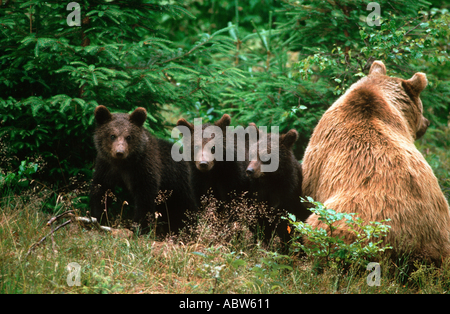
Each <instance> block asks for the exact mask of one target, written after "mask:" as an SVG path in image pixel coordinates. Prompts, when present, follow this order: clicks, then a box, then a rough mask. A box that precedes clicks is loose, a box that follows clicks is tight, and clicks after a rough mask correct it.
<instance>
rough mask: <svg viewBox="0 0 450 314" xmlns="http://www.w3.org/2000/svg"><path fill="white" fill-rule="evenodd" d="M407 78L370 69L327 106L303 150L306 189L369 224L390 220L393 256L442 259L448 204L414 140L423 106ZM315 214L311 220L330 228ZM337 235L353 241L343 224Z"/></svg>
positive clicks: (449, 228)
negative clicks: (374, 73) (372, 71)
mask: <svg viewBox="0 0 450 314" xmlns="http://www.w3.org/2000/svg"><path fill="white" fill-rule="evenodd" d="M383 67H384V66H383ZM425 80H426V78H425ZM405 82H407V81H405V80H402V79H398V78H392V77H388V76H386V75H369V76H368V77H365V78H363V79H362V80H360V81H359V82H357V83H355V84H354V85H353V86H352V87H351V88H350V89H349V90H348V91H347V92H346V93H345V94H344V95H343V96H342V97H341V98H339V99H338V100H337V101H336V102H335V103H334V104H333V105H332V106H331V107H330V108H329V109H328V110H327V112H325V114H324V115H323V117H322V118H321V120H320V122H319V124H318V125H317V127H316V128H315V130H314V132H313V135H312V137H311V139H310V142H309V145H308V147H307V149H306V151H305V156H304V160H303V192H304V193H305V195H309V196H311V197H312V198H313V199H314V200H316V201H319V202H322V203H324V204H325V205H326V206H327V207H328V208H331V209H334V210H335V211H337V212H347V213H356V214H357V215H358V216H359V217H361V218H362V219H363V220H364V221H365V222H369V221H380V220H382V219H387V218H390V219H391V221H390V222H388V223H387V224H389V225H391V229H390V232H389V233H388V235H387V237H386V243H389V244H391V245H393V252H392V253H393V255H394V256H399V255H401V254H403V253H408V251H411V254H412V255H413V256H417V257H420V258H424V259H426V260H429V261H433V262H435V263H436V264H440V262H441V260H442V258H443V257H448V256H450V240H449V239H450V217H449V207H448V203H447V200H446V199H445V197H444V195H443V193H442V191H441V190H440V187H439V184H438V181H437V179H436V177H435V175H434V174H433V171H432V169H431V167H430V166H429V165H428V163H427V162H426V161H425V159H424V157H423V156H422V154H421V153H420V152H419V151H418V150H417V149H416V147H415V145H414V139H415V138H416V133H419V131H420V130H418V128H419V127H420V125H419V124H420V121H421V120H420V118H421V117H422V108H421V106H422V104H421V102H420V99H419V98H418V94H417V95H411V93H410V91H409V90H405V89H406V88H403V87H404V86H407V84H406V83H405ZM425 85H426V83H425ZM415 96H417V97H415ZM419 115H420V116H419ZM317 218H318V217H317V216H316V215H311V216H310V217H309V218H308V220H307V222H308V223H309V224H311V225H313V226H316V227H317V226H320V227H324V225H323V224H322V223H321V222H320V221H319V220H318V219H317ZM334 234H335V235H336V236H344V237H345V240H346V241H348V242H352V241H354V236H353V235H352V234H351V233H349V232H348V230H347V229H346V228H345V226H344V224H341V225H340V226H339V228H338V229H337V230H336V233H334Z"/></svg>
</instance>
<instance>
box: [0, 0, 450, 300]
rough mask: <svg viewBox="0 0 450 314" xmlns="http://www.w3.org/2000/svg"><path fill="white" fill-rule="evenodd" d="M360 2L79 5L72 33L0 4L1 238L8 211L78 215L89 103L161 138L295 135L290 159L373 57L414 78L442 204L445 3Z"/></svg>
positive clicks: (449, 95) (32, 11) (449, 155)
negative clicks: (226, 118)
mask: <svg viewBox="0 0 450 314" xmlns="http://www.w3.org/2000/svg"><path fill="white" fill-rule="evenodd" d="M369 2H370V1H351V0H341V1H338V0H327V1H291V0H282V1H275V0H258V1H256V0H248V1H242V0H229V1H214V0H186V1H134V0H131V1H121V0H106V1H81V0H80V1H77V2H76V3H78V4H79V7H80V18H79V24H80V26H76V25H69V24H70V23H68V20H71V21H74V22H77V19H76V18H75V17H74V16H72V17H70V18H68V16H69V15H70V14H72V13H73V12H74V11H73V10H68V9H67V5H68V4H69V1H67V3H66V2H64V1H44V0H35V1H13V0H9V1H5V0H3V1H0V33H1V35H0V156H1V159H0V168H1V172H0V194H1V195H2V196H1V206H0V207H1V208H2V211H3V217H4V218H2V219H3V220H2V221H3V223H2V228H3V229H1V230H3V231H2V236H3V237H5V239H6V238H7V239H9V240H10V241H11V243H15V242H14V241H15V240H14V239H15V237H16V236H17V235H14V234H15V233H13V231H11V230H12V229H8V230H7V229H5V228H6V227H5V221H6V222H8V221H10V219H9V218H6V217H10V216H9V215H10V212H8V215H7V214H6V213H7V211H8V210H9V209H7V208H10V209H11V210H16V209H17V207H20V206H25V205H23V204H24V203H29V204H30V203H31V204H34V207H33V210H35V209H36V210H37V211H38V212H39V213H41V214H44V215H45V214H52V215H53V214H55V213H59V212H61V211H62V210H64V209H68V208H73V207H74V206H75V207H76V208H78V209H80V210H81V211H85V210H86V209H88V207H87V204H88V196H87V193H88V192H87V191H88V188H87V187H88V185H89V182H90V180H91V178H92V171H93V164H94V159H95V154H96V151H95V148H94V145H93V141H92V134H93V131H94V127H95V123H94V117H93V111H94V109H95V107H96V106H97V105H100V104H103V105H106V106H107V107H108V108H109V109H110V110H111V111H113V112H131V111H132V110H134V109H135V108H136V107H138V106H141V107H145V108H146V109H147V111H148V119H147V122H146V124H145V126H146V127H147V128H148V129H149V130H150V131H151V132H152V134H154V135H155V136H157V137H161V138H166V139H170V132H171V130H172V128H173V127H174V125H175V124H176V121H177V120H178V118H180V117H184V118H186V119H188V120H189V121H192V120H193V118H197V117H201V118H203V119H204V121H205V122H207V121H214V120H216V119H218V118H219V117H221V116H222V114H224V113H228V114H230V115H231V116H232V124H233V125H244V126H246V125H248V123H250V122H255V123H256V124H257V125H264V126H268V127H270V126H279V127H280V131H283V132H285V131H288V130H289V129H291V128H295V129H296V130H297V131H298V132H299V134H300V138H299V140H298V142H297V144H296V147H295V153H296V157H297V158H298V159H299V160H301V158H302V156H303V152H304V149H305V148H306V145H307V143H308V139H309V137H310V135H311V133H312V130H313V129H314V127H315V125H316V124H317V122H318V120H319V119H320V117H321V115H322V114H323V113H324V111H325V110H326V109H327V108H328V107H329V106H330V105H331V104H332V103H333V102H334V101H335V100H336V99H337V98H338V97H339V95H341V94H342V93H343V92H344V91H345V90H346V89H347V88H348V87H349V86H350V85H351V84H352V83H354V82H355V81H357V80H358V79H359V78H361V77H363V76H365V75H367V73H368V70H369V67H370V65H371V63H372V62H373V61H374V60H382V61H383V62H384V63H385V65H386V67H387V69H388V75H391V76H398V77H402V78H405V79H408V78H410V77H412V75H413V74H414V73H416V72H419V71H420V72H424V73H426V74H427V78H428V81H429V84H428V86H427V88H426V89H425V91H424V92H423V93H422V95H421V97H422V101H423V104H424V115H425V117H426V118H427V119H429V120H430V121H431V126H430V128H429V129H428V131H427V133H426V135H425V136H424V137H423V138H422V139H420V140H419V141H417V142H416V145H417V147H418V148H419V150H420V151H421V152H422V153H423V154H424V156H425V158H426V159H427V161H428V162H429V164H430V165H431V167H432V168H433V170H434V172H435V174H436V176H437V177H438V179H439V183H440V185H441V188H442V190H443V192H444V194H445V195H446V197H447V199H448V198H449V196H450V122H449V118H450V117H449V112H450V80H449V73H450V63H449V62H448V61H449V53H448V52H449V44H448V43H449V40H450V14H449V12H448V9H449V8H450V4H448V3H447V1H438V0H430V1H423V0H421V1H413V0H406V1H395V0H394V1H381V0H380V1H377V2H376V4H378V6H379V9H380V20H379V22H380V24H379V26H377V24H373V23H374V22H376V17H377V15H376V14H374V12H375V13H376V9H374V8H372V9H369V10H368V8H367V7H368V4H369ZM368 21H370V22H372V23H369V22H368ZM370 24H372V25H370ZM18 204H22V205H18ZM16 211H17V210H16ZM25 212H27V211H25ZM14 215H16V214H13V217H16V216H14ZM28 215H31V213H30V212H28ZM16 218H17V217H16ZM17 219H18V221H20V219H19V218H17ZM36 224H37V225H36V226H39V225H40V224H41V225H42V222H40V223H38V222H36ZM34 232H35V231H34ZM24 241H25V240H24ZM27 241H28V242H27V243H30V241H32V239H28V240H27ZM6 242H7V241H6ZM6 242H4V241H3V240H2V243H6ZM5 245H6V244H5ZM25 247H26V245H24V248H23V249H25ZM3 248H5V249H6V246H5V247H3ZM15 248H16V249H17V247H16V246H15ZM2 250H3V249H2ZM25 251H26V250H25ZM17 254H19V253H17ZM2 255H3V251H2ZM5 256H7V254H6V255H5ZM5 258H6V257H5ZM2 264H4V263H2ZM4 265H6V263H5V264H4ZM5 267H6V266H5ZM2 269H4V268H2ZM6 273H9V271H6ZM4 278H6V277H4ZM2 282H5V281H4V280H3V281H2ZM2 287H3V288H2V289H6V288H5V286H4V285H3V286H2ZM13 287H14V288H13V289H12V290H13V291H16V290H14V289H19V288H20V289H22V290H20V289H19V290H17V291H27V290H26V289H25V290H23V289H24V285H22V284H20V285H17V286H16V285H13ZM18 287H19V288H18Z"/></svg>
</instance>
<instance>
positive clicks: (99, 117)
mask: <svg viewBox="0 0 450 314" xmlns="http://www.w3.org/2000/svg"><path fill="white" fill-rule="evenodd" d="M94 116H95V121H97V123H98V124H104V123H107V122H109V121H111V118H112V115H111V112H109V110H108V108H106V107H105V106H103V105H100V106H97V108H95V111H94Z"/></svg>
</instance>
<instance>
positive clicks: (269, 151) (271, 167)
mask: <svg viewBox="0 0 450 314" xmlns="http://www.w3.org/2000/svg"><path fill="white" fill-rule="evenodd" d="M251 125H254V124H251ZM254 127H256V125H254ZM258 137H259V139H258V142H257V143H254V144H252V145H251V146H250V148H249V156H250V158H251V159H253V160H250V163H249V164H248V166H247V169H246V174H247V176H248V177H250V178H252V179H259V178H263V177H265V176H268V175H269V176H270V175H271V174H275V173H277V172H278V171H279V169H280V168H281V167H283V165H282V164H283V163H285V162H286V161H287V160H286V156H288V155H289V153H288V152H289V151H291V150H292V146H293V145H294V143H295V141H296V140H297V138H298V133H297V131H296V130H294V129H292V130H290V131H289V132H287V133H286V134H282V135H279V134H277V133H268V134H266V133H264V132H262V131H259V132H258ZM255 156H256V158H254V157H255Z"/></svg>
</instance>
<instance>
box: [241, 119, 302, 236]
mask: <svg viewBox="0 0 450 314" xmlns="http://www.w3.org/2000/svg"><path fill="white" fill-rule="evenodd" d="M250 126H253V127H255V128H256V125H255V124H254V123H250ZM258 135H259V136H258V138H259V140H258V142H257V143H255V144H253V145H251V146H250V151H251V152H252V153H254V154H255V155H256V160H252V161H250V163H249V164H248V167H247V169H246V172H247V176H249V177H250V179H251V187H252V188H251V190H252V192H256V193H257V196H256V199H257V200H258V201H260V202H265V203H267V205H268V207H269V208H270V214H271V216H273V217H278V218H277V219H274V220H273V221H272V222H270V220H272V218H273V217H261V218H260V219H258V224H259V226H260V227H261V228H263V233H264V236H265V241H266V242H269V240H270V239H271V237H272V236H273V232H274V231H275V229H276V232H277V234H278V236H279V237H280V239H281V241H282V242H285V243H286V242H287V241H289V240H290V234H289V232H288V230H287V226H288V224H287V222H286V220H280V219H279V214H282V215H283V216H286V212H288V213H291V214H294V215H295V216H296V218H297V221H305V220H306V218H307V217H308V215H309V214H310V212H309V211H308V210H307V208H306V206H305V205H304V204H303V203H302V202H300V197H303V196H304V195H303V193H302V165H301V164H300V163H299V162H298V161H297V159H296V158H295V156H294V153H293V151H292V146H293V145H294V143H295V141H296V140H297V138H298V133H297V131H296V130H294V129H292V130H290V131H289V132H287V133H286V134H282V135H278V134H273V133H268V134H266V133H264V132H262V131H261V130H258ZM272 138H275V139H276V140H275V141H274V142H275V143H276V144H275V145H278V156H274V157H273V158H278V169H277V170H276V171H273V172H263V171H261V170H262V169H261V165H262V164H263V163H264V162H263V161H262V160H261V156H260V154H259V152H258V150H259V147H260V145H261V143H262V142H266V143H264V147H267V152H268V153H269V154H270V153H271V151H272V149H273V147H272ZM271 162H273V160H271ZM268 218H271V219H268Z"/></svg>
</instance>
